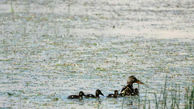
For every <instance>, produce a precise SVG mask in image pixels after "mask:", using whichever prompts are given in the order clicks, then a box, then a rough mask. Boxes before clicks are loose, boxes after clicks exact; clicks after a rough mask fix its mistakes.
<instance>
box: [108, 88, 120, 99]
mask: <svg viewBox="0 0 194 109" xmlns="http://www.w3.org/2000/svg"><path fill="white" fill-rule="evenodd" d="M118 96H119V92H118V90H115V91H114V94H108V96H107V97H108V98H117V97H118Z"/></svg>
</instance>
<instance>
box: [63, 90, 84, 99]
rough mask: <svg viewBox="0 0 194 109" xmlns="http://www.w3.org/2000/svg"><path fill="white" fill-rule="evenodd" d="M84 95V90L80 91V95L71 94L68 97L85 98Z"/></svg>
mask: <svg viewBox="0 0 194 109" xmlns="http://www.w3.org/2000/svg"><path fill="white" fill-rule="evenodd" d="M83 96H85V94H84V92H83V91H80V92H79V95H70V96H68V97H67V98H68V99H83Z"/></svg>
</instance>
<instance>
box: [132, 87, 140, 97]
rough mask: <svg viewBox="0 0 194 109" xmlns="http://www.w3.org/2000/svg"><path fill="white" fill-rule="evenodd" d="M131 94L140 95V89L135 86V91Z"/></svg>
mask: <svg viewBox="0 0 194 109" xmlns="http://www.w3.org/2000/svg"><path fill="white" fill-rule="evenodd" d="M131 96H139V90H138V89H137V88H135V89H134V92H133V93H132V94H131Z"/></svg>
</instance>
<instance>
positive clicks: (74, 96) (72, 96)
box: [67, 95, 80, 99]
mask: <svg viewBox="0 0 194 109" xmlns="http://www.w3.org/2000/svg"><path fill="white" fill-rule="evenodd" d="M67 98H68V99H79V98H80V97H79V96H78V95H70V96H68V97H67Z"/></svg>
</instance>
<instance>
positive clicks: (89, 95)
mask: <svg viewBox="0 0 194 109" xmlns="http://www.w3.org/2000/svg"><path fill="white" fill-rule="evenodd" d="M85 97H86V98H96V96H95V95H93V94H87V95H86V96H85Z"/></svg>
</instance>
